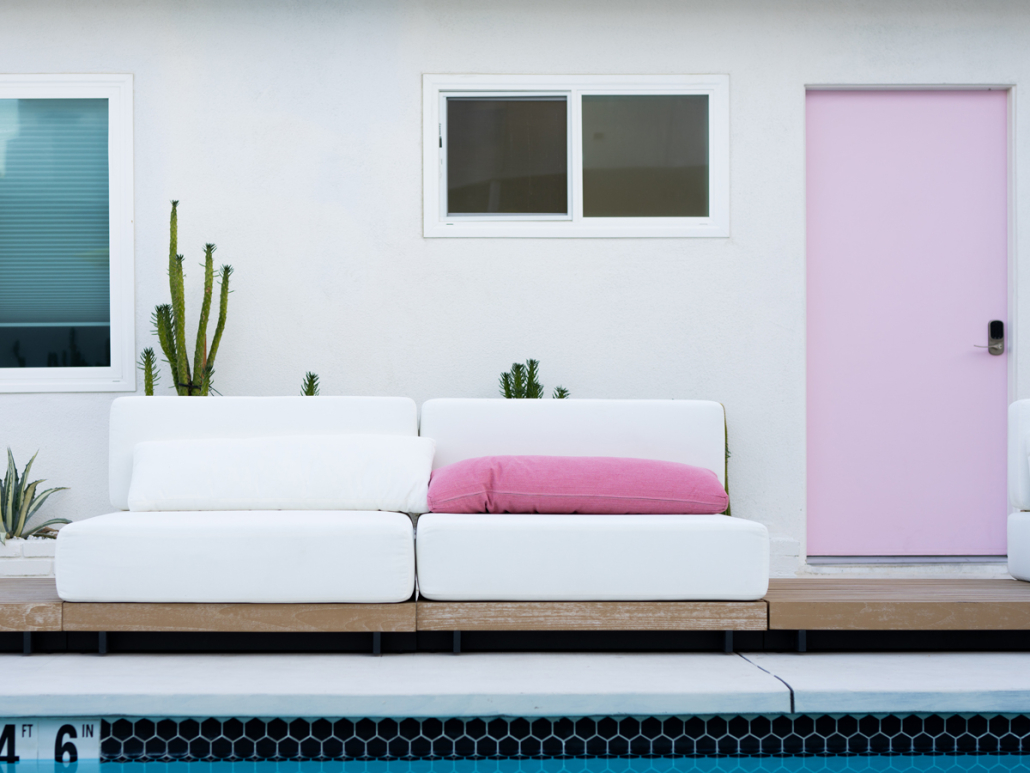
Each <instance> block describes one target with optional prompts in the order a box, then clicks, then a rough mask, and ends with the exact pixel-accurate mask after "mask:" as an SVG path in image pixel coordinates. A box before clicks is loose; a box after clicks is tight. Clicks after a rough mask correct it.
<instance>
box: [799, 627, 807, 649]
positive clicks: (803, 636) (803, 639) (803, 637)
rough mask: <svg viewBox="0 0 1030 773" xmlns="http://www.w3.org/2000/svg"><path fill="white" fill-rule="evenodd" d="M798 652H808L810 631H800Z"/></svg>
mask: <svg viewBox="0 0 1030 773" xmlns="http://www.w3.org/2000/svg"><path fill="white" fill-rule="evenodd" d="M798 652H808V631H798Z"/></svg>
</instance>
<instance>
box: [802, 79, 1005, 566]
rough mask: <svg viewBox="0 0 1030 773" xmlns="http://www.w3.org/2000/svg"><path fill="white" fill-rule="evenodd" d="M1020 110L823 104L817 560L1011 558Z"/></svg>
mask: <svg viewBox="0 0 1030 773" xmlns="http://www.w3.org/2000/svg"><path fill="white" fill-rule="evenodd" d="M1007 111H1008V107H1007V95H1006V93H1005V92H1003V91H922V92H919V91H882V92H876V91H863V92H856V91H851V92H832V91H811V92H809V93H808V96H807V164H808V166H807V188H808V191H807V196H808V198H807V213H808V255H807V259H808V287H807V294H808V384H807V388H808V554H809V555H815V556H819V555H823V556H833V555H837V556H840V555H849V556H877V555H880V556H907V555H927V556H948V555H1003V554H1004V553H1005V552H1006V547H1005V522H1006V514H1007V505H1006V488H1005V475H1006V472H1005V470H1006V464H1005V432H1006V404H1007V359H1008V354H1004V355H1001V356H993V355H990V354H988V353H987V350H986V349H977V348H974V344H980V345H985V344H986V343H987V324H988V322H989V321H990V320H993V319H999V320H1003V321H1005V323H1006V328H1007V326H1008V319H1007V297H1008V291H1007V277H1008V247H1007V245H1008V223H1007V211H1008V203H1007V190H1008V137H1007V132H1008V128H1007V127H1008V117H1007ZM1006 332H1007V331H1006Z"/></svg>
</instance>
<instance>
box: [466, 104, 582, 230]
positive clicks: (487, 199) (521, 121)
mask: <svg viewBox="0 0 1030 773" xmlns="http://www.w3.org/2000/svg"><path fill="white" fill-rule="evenodd" d="M567 123H568V122H567V118H566V102H565V99H564V98H546V99H545V98H523V99H511V98H506V99H475V98H465V97H454V98H449V99H448V100H447V212H448V213H449V214H458V215H460V214H487V213H507V214H519V215H537V214H561V215H564V214H567V213H568V126H567Z"/></svg>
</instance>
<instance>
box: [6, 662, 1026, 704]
mask: <svg viewBox="0 0 1030 773" xmlns="http://www.w3.org/2000/svg"><path fill="white" fill-rule="evenodd" d="M0 673H3V674H4V679H3V680H0V716H7V717H14V716H20V717H24V716H37V717H46V716H110V717H114V716H130V717H144V716H149V717H189V716H192V717H201V716H204V717H207V716H214V717H229V716H265V717H273V716H281V717H296V716H303V717H314V716H326V717H347V716H353V717H358V716H361V717H452V716H456V717H474V716H475V717H487V716H523V717H535V716H547V717H555V716H598V715H629V716H643V715H707V714H786V713H791V712H799V713H855V712H867V713H897V712H905V713H919V712H928V713H948V712H950V713H962V712H978V713H992V712H996V713H1023V712H1030V653H926V654H923V653H905V654H893V653H869V654H866V653H863V654H824V653H807V654H765V653H763V654H757V653H755V654H749V653H737V654H730V655H723V654H711V653H688V654H669V653H662V654H656V653H632V654H600V653H560V654H552V653H528V654H525V653H518V654H514V653H482V654H481V653H468V654H464V655H461V656H453V655H448V654H430V653H417V654H399V655H387V656H384V657H371V656H368V655H361V654H312V655H309V654H275V655H249V654H244V655H237V654H225V655H153V654H114V655H108V656H105V657H99V656H96V655H89V654H87V655H80V654H55V655H35V656H33V657H31V658H26V657H22V656H20V655H0Z"/></svg>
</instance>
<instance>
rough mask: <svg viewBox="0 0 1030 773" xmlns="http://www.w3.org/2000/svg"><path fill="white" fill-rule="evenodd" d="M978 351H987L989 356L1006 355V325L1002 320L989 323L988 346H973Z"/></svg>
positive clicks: (993, 320)
mask: <svg viewBox="0 0 1030 773" xmlns="http://www.w3.org/2000/svg"><path fill="white" fill-rule="evenodd" d="M973 346H975V347H976V348H977V349H986V350H987V353H988V354H994V355H999V354H1004V353H1005V323H1004V322H1002V321H1001V320H1000V319H992V320H991V321H990V322H988V323H987V346H983V345H981V344H973Z"/></svg>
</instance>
